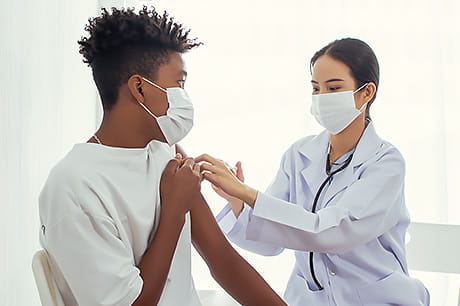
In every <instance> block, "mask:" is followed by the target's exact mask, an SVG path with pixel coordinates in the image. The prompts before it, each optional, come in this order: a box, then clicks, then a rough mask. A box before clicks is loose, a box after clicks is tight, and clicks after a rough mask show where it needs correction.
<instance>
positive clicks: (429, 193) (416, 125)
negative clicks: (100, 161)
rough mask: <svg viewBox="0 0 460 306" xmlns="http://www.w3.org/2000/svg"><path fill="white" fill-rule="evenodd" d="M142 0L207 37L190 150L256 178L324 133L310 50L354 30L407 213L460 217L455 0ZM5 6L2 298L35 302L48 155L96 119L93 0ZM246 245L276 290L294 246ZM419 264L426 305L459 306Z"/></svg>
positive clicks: (449, 284) (459, 48) (0, 125)
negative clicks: (314, 106)
mask: <svg viewBox="0 0 460 306" xmlns="http://www.w3.org/2000/svg"><path fill="white" fill-rule="evenodd" d="M132 3H133V1H128V3H125V1H122V0H120V1H108V0H107V1H100V3H99V4H101V5H105V6H109V5H115V6H122V5H131V4H132ZM142 3H146V4H147V5H151V4H154V5H156V6H157V8H159V9H165V10H167V11H168V12H170V13H171V14H172V15H173V16H176V17H177V20H178V21H180V22H183V23H184V24H185V25H187V26H190V27H191V28H192V33H191V34H192V35H196V36H198V37H199V38H200V39H201V40H202V41H204V42H205V45H204V46H202V47H200V48H199V49H197V50H194V51H192V52H191V53H189V54H188V55H187V56H186V57H187V63H188V70H189V75H190V76H189V80H188V82H187V85H186V88H187V90H188V91H189V93H190V95H191V97H192V98H193V100H194V103H195V106H196V110H197V112H196V126H195V128H194V129H193V131H192V133H191V134H190V136H189V137H188V138H187V139H186V140H185V141H184V143H183V145H184V147H185V148H186V150H187V151H188V153H189V154H190V155H198V154H201V153H203V152H208V153H211V154H214V155H216V156H218V157H221V158H223V159H226V160H228V161H229V162H232V163H234V162H235V161H237V160H241V161H242V162H243V167H244V170H245V174H246V177H247V182H248V183H249V184H250V185H251V186H254V187H256V188H258V189H261V190H263V189H264V188H265V187H266V186H267V185H268V184H269V182H270V181H271V178H272V177H273V175H274V174H275V171H276V170H277V167H278V164H279V161H280V158H281V155H282V153H283V152H284V151H285V150H286V149H287V148H288V146H289V145H290V144H292V143H293V142H294V141H295V140H297V139H299V138H300V137H303V136H305V135H308V134H312V133H317V132H318V131H320V127H319V126H318V125H317V124H316V122H314V120H313V119H312V117H311V116H310V115H309V112H308V109H309V105H310V92H311V89H310V85H309V81H310V74H309V69H308V62H309V59H310V57H311V56H312V55H313V53H314V52H315V51H316V50H318V49H319V48H321V47H322V46H324V45H325V44H327V43H328V42H330V41H332V40H334V39H336V38H342V37H357V38H361V39H363V40H364V41H366V42H368V43H369V44H370V45H371V47H373V49H374V50H375V52H376V54H377V57H378V58H379V61H380V65H381V87H380V89H379V94H378V98H377V100H376V102H375V103H374V105H373V107H372V117H373V119H374V121H375V124H376V127H377V130H378V132H379V133H380V135H381V136H382V137H383V138H385V139H387V140H389V141H390V142H392V143H394V144H395V145H396V146H397V147H398V148H399V149H400V150H401V152H402V153H403V155H404V156H405V158H406V162H407V180H406V184H407V185H406V186H407V187H406V195H407V196H406V199H407V206H408V208H409V210H410V213H411V216H412V219H413V220H415V221H421V222H439V223H456V224H459V223H460V207H459V205H458V203H459V201H460V189H459V188H458V187H457V186H458V183H459V182H460V177H459V175H460V174H459V173H460V162H459V159H458V156H460V145H459V141H458V137H456V136H457V135H459V132H460V127H459V125H458V123H457V122H458V116H459V115H460V106H459V102H458V101H460V93H459V92H458V89H457V87H456V78H457V72H458V71H460V60H459V58H458V55H459V54H460V26H459V24H458V20H459V18H460V5H459V3H458V1H454V0H436V1H435V0H430V1H429V0H422V1H396V0H389V1H376V0H371V1H361V0H359V1H358V0H355V1H344V0H331V1H311V0H308V1H303V0H302V1H301V0H298V1H294V0H284V1H261V0H254V1H244V0H233V1H215V0H201V1H190V0H188V1H186V0H158V1H145V2H138V4H142ZM2 4H3V6H2V7H3V10H2V11H1V12H0V17H1V18H0V23H1V24H0V25H1V26H0V33H1V36H0V38H1V48H0V55H1V56H0V63H1V65H0V67H2V73H1V74H0V78H1V79H0V169H1V170H0V173H1V174H0V215H1V221H0V237H1V238H0V239H1V240H0V245H1V251H0V304H2V305H37V304H38V303H39V302H38V294H37V292H36V289H35V285H34V281H33V277H32V272H31V268H30V261H31V258H32V255H33V253H34V251H35V250H37V249H38V248H39V244H38V227H39V221H38V207H37V197H38V193H39V191H40V189H41V188H42V186H43V183H44V181H45V179H46V177H47V174H48V172H49V170H50V169H51V167H52V166H53V165H54V164H55V163H56V162H57V161H58V160H59V159H60V158H62V157H63V156H64V154H65V153H66V152H67V151H69V150H70V149H71V147H72V145H73V144H74V143H76V142H81V141H85V140H86V139H87V138H89V136H90V135H91V134H92V133H93V131H94V129H95V128H96V127H97V125H98V124H99V120H100V106H99V105H98V102H97V101H98V100H97V96H96V90H95V86H94V85H93V82H92V78H91V73H90V69H89V68H88V67H86V66H85V65H84V64H83V63H82V62H81V56H80V55H79V54H78V46H77V44H76V41H77V40H78V39H79V38H80V37H81V35H84V31H83V27H84V24H85V23H86V22H87V18H88V17H90V16H95V15H96V14H97V7H98V2H97V1H90V0H83V1H78V2H75V1H68V0H64V1H62V0H61V1H57V0H54V1H47V2H46V3H44V2H36V1H5V0H3V1H2ZM204 190H205V192H206V196H207V198H208V201H209V203H210V205H211V207H212V209H213V211H214V212H217V211H218V210H219V209H220V208H221V207H222V206H223V205H224V203H223V201H222V200H221V199H219V198H218V197H216V196H215V195H214V194H213V193H212V191H211V190H210V188H209V186H205V187H204ZM452 245H453V247H458V245H459V241H454V242H453V243H452ZM240 251H241V250H240ZM241 253H242V254H243V256H245V258H247V259H248V260H249V261H250V262H251V263H252V264H253V265H254V266H255V267H256V268H257V269H258V270H259V271H260V272H261V273H262V274H263V276H264V277H265V278H266V279H267V281H268V282H269V283H270V284H271V285H272V286H273V287H274V288H275V289H276V290H278V291H282V290H284V286H285V284H286V282H287V277H288V275H289V273H290V269H291V266H292V264H293V256H292V253H291V252H285V253H284V254H282V255H281V256H277V257H273V258H265V257H261V256H257V255H254V254H251V253H248V252H244V251H241ZM193 265H194V266H193V267H194V272H193V273H194V278H195V281H196V284H197V287H198V288H200V289H206V288H212V289H214V288H217V285H216V283H215V282H214V281H213V280H212V278H211V277H210V275H209V273H208V272H207V268H206V266H205V265H204V264H203V263H202V261H201V260H200V259H199V258H198V256H197V255H196V254H195V257H194V262H193ZM414 276H416V277H418V278H420V279H421V280H422V281H424V282H425V284H426V285H427V286H428V287H429V289H430V291H431V293H432V298H433V300H432V304H433V305H446V306H448V305H453V304H454V301H455V294H458V287H459V279H458V277H452V276H448V275H440V274H435V273H414Z"/></svg>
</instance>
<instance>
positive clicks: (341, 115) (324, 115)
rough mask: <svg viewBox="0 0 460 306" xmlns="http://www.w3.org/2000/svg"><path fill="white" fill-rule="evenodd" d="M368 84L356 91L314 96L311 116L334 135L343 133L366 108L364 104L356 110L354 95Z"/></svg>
mask: <svg viewBox="0 0 460 306" xmlns="http://www.w3.org/2000/svg"><path fill="white" fill-rule="evenodd" d="M367 84H368V83H366V84H364V85H363V86H361V87H359V88H358V89H356V90H355V91H351V90H350V91H341V92H334V93H327V94H319V95H312V104H311V109H310V111H311V114H312V115H313V116H314V117H315V119H316V121H318V123H319V124H321V125H322V126H323V127H324V128H325V129H326V130H328V131H329V133H331V134H332V135H336V134H338V133H340V132H342V131H343V130H344V129H345V128H346V127H347V126H349V125H350V123H352V122H353V120H355V119H356V118H357V117H358V116H359V115H360V114H361V113H362V111H363V110H364V109H365V108H366V104H364V105H363V106H362V107H361V109H359V110H358V109H356V106H355V97H354V94H355V93H356V92H358V91H360V90H361V89H363V88H364V87H366V85H367Z"/></svg>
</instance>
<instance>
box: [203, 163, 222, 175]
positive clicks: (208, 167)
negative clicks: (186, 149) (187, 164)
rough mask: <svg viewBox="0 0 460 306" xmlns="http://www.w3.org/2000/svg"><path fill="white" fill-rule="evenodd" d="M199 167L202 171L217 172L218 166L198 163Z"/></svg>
mask: <svg viewBox="0 0 460 306" xmlns="http://www.w3.org/2000/svg"><path fill="white" fill-rule="evenodd" d="M200 169H201V172H203V171H208V172H212V173H217V172H219V168H218V167H216V166H214V165H211V164H206V163H204V164H201V165H200Z"/></svg>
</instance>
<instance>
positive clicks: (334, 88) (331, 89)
mask: <svg viewBox="0 0 460 306" xmlns="http://www.w3.org/2000/svg"><path fill="white" fill-rule="evenodd" d="M339 89H340V87H329V90H330V91H335V90H339Z"/></svg>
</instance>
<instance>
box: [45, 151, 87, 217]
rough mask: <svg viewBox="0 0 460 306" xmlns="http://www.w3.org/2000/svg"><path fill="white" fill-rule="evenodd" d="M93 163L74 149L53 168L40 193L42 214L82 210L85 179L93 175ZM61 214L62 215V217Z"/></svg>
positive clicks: (56, 215) (59, 213)
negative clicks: (81, 203)
mask: <svg viewBox="0 0 460 306" xmlns="http://www.w3.org/2000/svg"><path fill="white" fill-rule="evenodd" d="M90 167H91V164H90V163H87V162H85V159H84V157H82V156H80V155H79V154H76V152H75V150H74V149H72V150H71V151H70V152H69V153H67V154H66V155H65V156H64V157H63V158H62V159H61V160H60V161H59V162H58V163H57V164H56V165H55V166H54V167H53V168H52V169H51V170H50V173H49V175H48V178H47V179H46V181H45V184H44V186H43V189H42V191H41V192H40V195H39V209H40V215H41V216H45V215H47V216H55V217H56V218H60V217H58V215H62V216H63V215H67V214H68V213H69V212H70V211H73V210H74V209H77V210H80V209H81V207H80V202H81V201H80V200H79V198H80V197H81V195H82V194H84V192H82V191H83V189H84V187H85V181H88V175H91V172H92V171H90V169H89V168H90ZM62 216H61V217H62Z"/></svg>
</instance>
